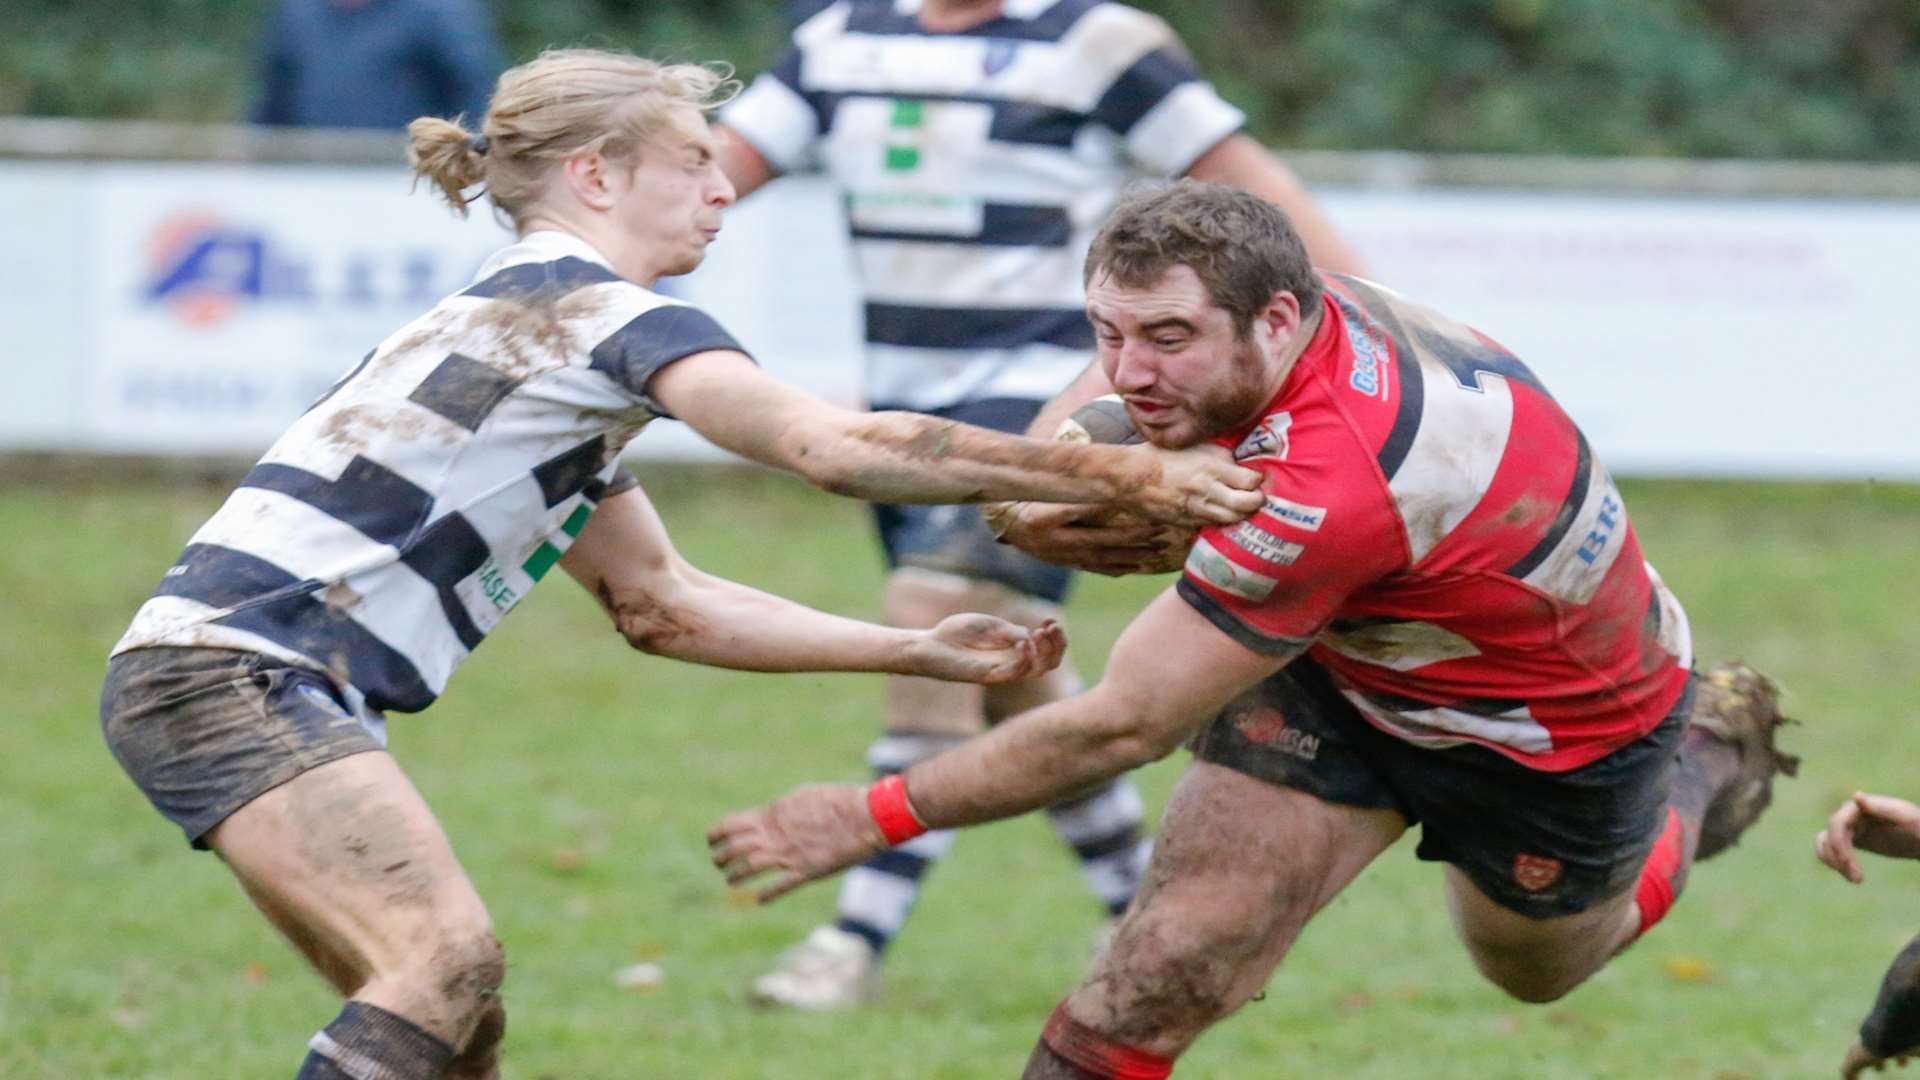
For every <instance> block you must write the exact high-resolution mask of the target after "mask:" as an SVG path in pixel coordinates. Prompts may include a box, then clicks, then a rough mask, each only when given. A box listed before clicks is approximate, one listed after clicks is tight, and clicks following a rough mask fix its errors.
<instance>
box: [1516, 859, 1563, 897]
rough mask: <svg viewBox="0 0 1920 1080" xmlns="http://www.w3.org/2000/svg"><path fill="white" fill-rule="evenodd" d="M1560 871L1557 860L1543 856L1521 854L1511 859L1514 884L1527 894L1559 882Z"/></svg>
mask: <svg viewBox="0 0 1920 1080" xmlns="http://www.w3.org/2000/svg"><path fill="white" fill-rule="evenodd" d="M1561 869H1562V866H1561V863H1560V860H1559V859H1549V858H1547V857H1546V856H1545V855H1526V854H1521V855H1515V856H1514V857H1513V880H1514V883H1515V884H1517V885H1519V886H1520V887H1521V888H1523V889H1525V890H1527V891H1528V892H1539V891H1540V890H1542V889H1546V888H1550V887H1551V886H1552V885H1553V883H1554V882H1556V881H1559V880H1560V871H1561Z"/></svg>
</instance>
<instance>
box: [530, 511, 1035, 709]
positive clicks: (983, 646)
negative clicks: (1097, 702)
mask: <svg viewBox="0 0 1920 1080" xmlns="http://www.w3.org/2000/svg"><path fill="white" fill-rule="evenodd" d="M560 565H561V566H562V567H563V568H564V569H565V570H566V571H567V573H569V574H570V575H572V576H573V578H574V579H575V580H576V581H578V582H579V583H580V584H581V586H582V587H583V588H585V589H586V590H587V591H588V592H590V593H592V594H593V595H594V596H596V597H597V598H599V600H600V604H601V606H602V607H604V608H605V609H606V611H607V614H608V615H610V616H611V617H612V618H613V621H614V625H615V626H617V627H618V628H619V630H620V633H621V635H622V636H624V637H625V638H626V639H627V641H628V643H630V644H631V645H632V646H633V647H634V648H636V649H639V650H640V651H642V652H648V653H655V654H658V655H660V656H669V657H672V658H674V659H676V660H686V661H690V662H692V663H696V664H707V665H711V666H713V667H725V668H736V669H741V670H747V671H876V672H888V673H892V674H899V675H921V676H926V677H929V678H936V679H955V680H964V681H968V682H985V683H994V682H1004V681H1007V680H1010V679H1024V678H1029V677H1031V676H1034V675H1038V674H1041V673H1043V672H1046V671H1048V670H1051V669H1052V668H1053V667H1055V666H1056V665H1058V664H1059V662H1060V655H1061V653H1062V651H1063V650H1064V649H1065V647H1066V638H1065V636H1064V635H1063V634H1062V633H1061V632H1060V629H1059V627H1058V626H1056V625H1052V624H1048V625H1047V626H1043V627H1042V628H1041V629H1039V630H1035V631H1032V632H1029V631H1028V630H1026V629H1025V628H1024V627H1019V626H1015V625H1013V624H1012V623H1008V622H1004V621H1002V620H1000V619H996V618H993V617H991V616H987V615H956V616H954V617H952V618H949V619H947V620H946V621H944V622H942V623H941V624H940V625H938V626H936V627H934V628H933V629H932V630H902V629H896V628H893V627H887V626H876V625H874V624H872V623H866V622H861V621H859V620H857V619H846V618H841V617H840V616H837V615H829V614H826V613H825V612H821V611H815V610H813V609H812V608H809V607H806V606H804V605H801V604H796V603H794V602H792V601H790V600H785V599H782V598H781V597H778V596H774V595H772V594H770V593H764V592H761V591H760V590H758V589H754V588H749V587H748V586H745V585H741V584H739V583H737V582H732V581H728V580H726V579H724V578H718V577H714V576H713V575H711V574H707V573H703V572H702V571H700V570H699V569H697V568H695V567H694V566H693V565H691V564H690V563H688V562H687V561H686V560H685V559H683V558H681V557H680V554H679V552H677V551H675V550H674V548H673V544H672V542H671V541H669V540H668V538H667V531H666V527H665V526H664V525H663V524H662V523H661V521H660V516H659V514H657V513H656V512H655V511H654V509H653V504H652V503H650V502H649V501H648V500H647V497H646V495H645V493H643V492H642V491H641V490H640V489H638V488H633V489H630V490H628V491H625V492H622V493H620V494H618V495H614V496H612V497H610V498H608V499H607V500H606V501H605V502H604V503H602V504H601V506H600V508H599V509H598V510H597V511H596V512H595V513H594V515H593V518H592V519H591V520H590V521H589V522H588V523H587V527H586V528H585V529H584V530H583V531H582V532H581V533H580V538H579V539H578V540H577V541H575V542H574V544H573V546H572V547H571V548H570V549H568V551H567V554H566V556H565V557H564V558H562V559H561V561H560Z"/></svg>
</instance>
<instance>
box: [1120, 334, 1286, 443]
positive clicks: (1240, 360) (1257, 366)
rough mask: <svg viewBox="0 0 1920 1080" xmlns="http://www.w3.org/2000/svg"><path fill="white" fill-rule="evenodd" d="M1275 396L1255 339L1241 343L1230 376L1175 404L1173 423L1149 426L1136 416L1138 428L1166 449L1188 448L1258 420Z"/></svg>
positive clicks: (1171, 420) (1149, 440)
mask: <svg viewBox="0 0 1920 1080" xmlns="http://www.w3.org/2000/svg"><path fill="white" fill-rule="evenodd" d="M1272 396H1273V395H1272V390H1271V388H1269V387H1268V386H1267V380H1266V365H1265V364H1264V363H1263V362H1262V358H1261V356H1260V352H1259V349H1258V348H1257V347H1256V346H1255V345H1254V344H1253V342H1251V341H1246V342H1239V343H1236V346H1235V348H1234V350H1233V354H1232V356H1231V357H1230V358H1229V361H1228V365H1227V374H1226V376H1225V377H1224V378H1222V379H1221V380H1220V381H1219V382H1218V383H1215V384H1214V385H1212V386H1210V387H1208V388H1207V390H1206V392H1205V393H1204V394H1202V395H1201V396H1200V397H1199V398H1197V399H1196V400H1194V401H1193V402H1191V403H1182V404H1180V405H1177V406H1175V407H1174V410H1173V412H1174V413H1175V415H1174V416H1172V417H1167V418H1165V420H1166V421H1170V422H1163V423H1156V424H1152V425H1148V424H1142V423H1140V421H1139V418H1138V417H1134V418H1133V420H1134V427H1135V428H1137V429H1139V431H1140V433H1141V434H1142V435H1143V436H1145V437H1146V440H1147V441H1148V442H1150V443H1152V444H1153V445H1155V446H1157V447H1159V448H1160V449H1162V450H1184V449H1186V448H1187V447H1189V446H1198V445H1200V444H1201V443H1203V442H1206V441H1207V440H1209V439H1211V438H1213V437H1214V436H1216V435H1219V434H1220V433H1221V432H1224V431H1232V430H1233V429H1234V428H1237V427H1240V426H1241V425H1243V424H1246V423H1247V422H1249V421H1251V420H1253V419H1255V418H1256V417H1257V416H1259V414H1260V410H1261V408H1262V407H1263V406H1265V405H1266V403H1267V399H1268V398H1270V397H1272Z"/></svg>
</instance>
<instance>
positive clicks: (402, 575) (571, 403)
mask: <svg viewBox="0 0 1920 1080" xmlns="http://www.w3.org/2000/svg"><path fill="white" fill-rule="evenodd" d="M738 348H739V346H738V345H737V344H736V343H735V342H734V340H733V338H732V337H730V336H729V335H728V334H727V332H726V331H725V330H723V329H722V328H721V327H720V325H719V324H718V323H716V322H715V321H714V320H713V319H712V318H710V317H709V316H707V315H706V314H705V313H703V312H701V311H699V310H698V309H695V308H692V307H689V306H687V305H685V304H681V303H678V302H675V301H672V300H668V299H666V298H664V297H661V296H659V295H656V294H655V293H653V292H650V291H648V290H647V289H644V288H642V287H640V286H638V285H635V284H633V283H632V282H629V281H626V280H624V279H622V278H620V277H619V276H617V275H616V274H615V273H614V272H613V270H612V269H611V268H610V267H609V266H608V264H607V262H606V261H605V260H604V259H603V258H601V256H600V255H599V254H598V253H596V252H595V251H594V250H593V249H592V248H591V247H590V246H588V245H587V244H586V243H585V242H583V241H581V240H579V239H577V238H575V237H572V236H568V235H565V234H562V233H558V232H539V233H534V234H532V235H530V236H527V237H526V238H524V239H522V240H520V241H519V242H517V243H515V244H512V245H510V246H508V247H506V248H503V249H502V250H500V251H499V252H497V253H495V254H494V255H493V257H492V258H490V259H489V260H488V261H487V262H486V264H485V265H484V266H482V268H481V270H480V272H479V275H478V276H477V278H476V280H475V283H474V284H473V285H472V286H471V287H469V288H467V289H466V290H464V291H462V292H459V293H456V294H454V295H452V296H449V297H447V298H446V299H444V300H442V301H441V302H440V303H439V304H437V305H435V306H434V308H433V309H432V310H431V311H429V312H427V313H426V314H425V315H422V316H421V317H420V318H418V319H415V320H414V321H413V322H411V323H409V324H408V325H406V326H404V327H402V328H401V329H400V330H399V331H398V332H397V333H395V334H393V335H392V336H391V337H389V338H387V340H385V341H384V342H382V343H381V344H380V347H379V348H377V349H375V350H374V351H373V352H371V353H369V354H368V355H367V357H366V359H364V360H363V361H361V363H360V365H359V366H358V367H356V368H354V369H353V370H352V371H350V372H349V373H348V374H347V375H346V376H345V377H344V378H342V379H341V380H340V382H339V383H337V384H336V385H335V386H334V387H333V389H331V390H330V391H328V392H327V394H326V395H325V396H324V397H322V398H321V399H320V401H318V402H317V403H315V404H314V406H313V407H312V408H311V409H309V410H308V411H307V413H306V414H305V415H304V416H302V417H301V418H300V419H299V420H298V421H296V422H295V423H294V424H293V426H292V427H291V428H289V429H288V430H287V432H286V433H285V434H284V435H282V436H281V437H280V439H279V441H278V442H276V443H274V444H273V446H272V448H271V449H269V450H268V451H267V453H266V456H265V457H263V458H261V459H260V462H259V464H257V465H255V466H254V468H253V469H252V471H250V472H249V473H248V474H247V476H246V478H245V479H244V480H242V481H241V482H240V486H239V488H238V489H236V490H235V491H234V492H233V494H232V495H231V496H230V497H229V498H228V499H227V501H226V503H225V505H223V506H222V507H221V508H220V510H219V511H218V512H217V513H215V514H214V516H213V518H212V519H211V520H209V521H208V522H207V523H206V524H205V525H203V526H201V528H200V530H199V532H197V533H195V534H194V536H193V538H192V540H191V541H189V543H188V545H187V549H186V551H185V552H184V553H183V554H182V555H181V556H180V560H179V561H178V562H177V563H175V564H174V565H173V567H172V568H171V569H169V570H168V571H167V572H166V575H165V576H164V577H163V578H162V580H161V582H160V587H159V588H158V590H156V591H155V593H154V595H153V596H152V597H151V598H150V599H149V600H148V601H147V602H146V603H145V604H144V605H143V606H142V607H141V608H140V610H139V612H138V614H136V615H135V617H134V620H133V625H132V627H131V628H129V629H128V631H127V633H126V635H125V636H124V637H123V638H121V640H120V642H119V644H118V645H116V646H115V647H114V652H115V653H116V654H118V653H120V652H123V651H125V650H127V649H134V648H142V647H147V646H160V645H178V646H203V647H215V648H232V649H242V650H249V651H257V652H261V653H265V654H268V655H271V656H274V657H277V658H279V659H282V660H285V661H288V662H291V663H296V664H301V665H306V666H310V667H314V668H316V669H319V670H322V671H325V672H327V673H328V674H329V675H331V676H332V678H333V679H334V681H335V682H336V683H338V684H339V685H340V686H341V688H342V690H343V691H345V692H346V693H347V695H348V696H349V697H350V698H353V699H355V704H356V705H360V706H362V707H363V709H364V710H367V711H370V712H371V713H375V714H377V713H380V712H384V711H386V710H396V711H400V712H414V711H417V710H419V709H423V708H425V707H426V706H427V705H429V704H430V703H432V701H433V700H434V698H435V697H437V696H438V695H439V694H440V692H441V691H442V690H443V689H444V688H445V686H446V683H447V679H448V677H449V676H450V675H451V674H452V673H453V670H454V668H456V667H458V666H459V665H460V662H461V661H463V660H465V659H466V658H467V655H468V654H469V653H471V652H472V651H473V650H474V649H475V648H476V647H478V646H479V644H480V642H481V640H482V639H483V638H485V637H486V635H487V633H488V631H490V630H492V629H493V627H494V626H495V625H496V624H497V623H499V621H500V619H501V618H502V617H503V616H504V615H505V614H506V613H507V612H508V611H509V610H510V609H512V607H513V606H514V604H515V603H516V602H518V601H519V599H520V598H521V597H522V596H524V595H526V593H527V590H529V589H531V588H532V587H533V586H534V584H535V583H536V582H538V581H539V580H540V578H541V577H542V576H543V575H544V574H546V573H547V571H548V570H550V569H552V567H553V565H554V563H556V562H557V561H559V559H560V556H561V554H562V553H563V552H565V551H566V549H567V547H568V546H569V545H570V544H572V542H573V539H574V538H575V537H577V536H579V535H580V530H581V529H582V528H583V527H584V526H585V525H586V522H587V519H588V518H589V517H590V516H591V515H592V513H593V510H594V506H595V505H596V503H597V501H598V499H599V497H600V496H601V494H602V493H603V492H604V491H605V490H606V486H607V483H608V481H609V480H611V479H612V478H613V476H614V474H615V472H616V470H617V469H618V468H619V461H618V458H619V454H620V451H621V450H622V449H623V448H624V447H625V446H626V444H627V442H628V441H629V440H631V439H632V438H633V437H634V435H636V434H637V433H638V432H639V431H640V429H641V428H643V427H645V426H646V425H647V423H648V422H649V421H651V420H653V419H654V418H655V417H657V416H661V415H664V413H663V411H662V410H661V408H660V406H658V405H657V404H655V403H654V402H653V400H652V399H651V398H649V397H648V396H647V382H648V379H649V378H651V377H652V375H653V374H654V372H656V371H658V370H659V369H660V368H661V367H662V366H663V365H666V364H669V363H672V362H673V361H675V360H678V359H680V358H682V357H685V356H689V355H691V354H694V353H698V352H702V351H705V350H709V349H738ZM263 362H271V357H263Z"/></svg>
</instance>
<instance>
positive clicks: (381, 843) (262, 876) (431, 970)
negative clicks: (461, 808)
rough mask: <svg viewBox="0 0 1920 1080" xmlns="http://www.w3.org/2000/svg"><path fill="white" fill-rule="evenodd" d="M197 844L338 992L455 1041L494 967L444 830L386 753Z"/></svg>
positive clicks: (245, 812)
mask: <svg viewBox="0 0 1920 1080" xmlns="http://www.w3.org/2000/svg"><path fill="white" fill-rule="evenodd" d="M208 842H209V844H210V845H211V846H212V847H213V849H214V850H215V851H217V852H218V853H219V854H220V856H221V857H222V858H223V859H225V860H226V862H227V864H228V866H229V867H231V868H232V870H233V872H234V874H235V876H237V877H238V878H239V879H240V882H241V885H242V886H243V887H244V888H245V889H246V891H247V894H248V895H249V897H251V898H252V899H253V900H254V902H255V903H256V904H257V905H258V906H259V907H260V908H261V910H262V911H263V912H264V913H265V914H266V915H267V917H268V918H269V919H270V920H271V921H272V922H273V923H274V924H275V926H277V927H278V928H279V929H280V930H281V931H282V932H283V933H285V934H286V935H287V937H288V938H289V939H290V940H291V941H292V942H293V943H294V944H295V945H296V947H298V948H300V949H301V951H302V952H303V953H305V954H306V955H307V957H308V958H309V959H310V960H311V961H312V962H313V963H314V964H315V966H316V967H318V968H319V969H320V970H321V972H322V973H323V974H325V975H326V976H327V977H328V978H329V979H330V980H331V981H333V982H334V983H335V985H336V986H338V987H339V988H340V989H341V991H342V992H343V993H346V994H349V995H350V996H352V997H354V998H355V999H357V1000H362V1001H366V1002H369V1003H370V1004H374V1005H378V1006H380V1007H381V1008H384V1009H387V1010H389V1011H391V1012H395V1013H398V1014H399V1015H401V1016H404V1017H406V1018H407V1019H409V1020H411V1021H413V1022H414V1023H415V1024H417V1025H419V1026H420V1027H423V1028H425V1029H426V1030H428V1031H430V1032H432V1033H433V1034H434V1035H436V1036H438V1037H440V1038H442V1039H444V1040H446V1041H447V1042H448V1043H450V1044H451V1045H453V1046H456V1047H460V1046H465V1045H466V1044H467V1041H468V1037H469V1036H470V1035H471V1034H472V1033H473V1031H474V1028H475V1027H476V1025H478V1024H479V1022H480V1020H481V1017H482V1016H483V1015H484V1014H486V1012H487V1011H488V1009H489V1007H490V1005H491V1003H492V1000H493V997H494V994H495V991H496V990H497V988H498V986H499V984H500V980H501V978H502V977H503V975H504V962H503V960H502V959H501V956H500V948H499V944H498V942H496V941H495V940H494V937H493V929H492V923H491V921H490V920H489V918H488V916H487V912H486V908H485V906H484V904H483V903H482V902H481V900H480V897H479V895H478V894H477V893H476V892H475V891H474V888H473V885H472V883H471V882H470V881H469V880H468V878H467V875H466V871H465V870H463V869H462V868H461V866H460V864H459V862H458V861H457V860H456V859H455V858H454V854H453V849H452V848H451V847H450V846H449V844H448V843H447V838H446V834H445V833H444V832H443V831H442V830H441V828H440V825H439V823H438V822H437V821H435V820H434V817H433V814H432V812H431V811H430V810H428V809H427V805H426V803H425V801H424V800H422V799H421V798H420V795H419V793H418V792H417V791H416V790H414V787H413V784H412V783H411V782H410V781H409V780H408V779H407V777H406V775H405V774H404V773H403V772H401V771H400V767H399V765H398V764H397V763H396V762H395V761H394V760H393V758H392V757H391V756H390V755H388V754H386V753H381V752H376V753H364V754H356V755H354V756H352V757H348V758H342V759H340V760H338V761H334V762H331V763H329V764H326V765H322V766H320V767H318V768H315V769H312V770H310V771H308V772H305V773H302V774H301V775H300V776H298V777H296V778H295V779H293V780H291V781H289V782H288V783H285V784H282V785H281V786H279V787H277V788H274V789H273V790H272V791H269V792H267V793H266V794H265V795H262V796H260V797H259V798H257V799H255V800H254V801H253V802H250V803H248V804H247V805H246V806H244V807H242V808H241V809H240V810H239V811H238V812H237V813H235V814H234V815H233V816H231V817H229V818H228V819H227V820H226V821H224V822H222V823H221V825H220V826H219V827H218V828H216V829H215V830H214V831H213V832H212V833H211V834H210V835H209V836H208Z"/></svg>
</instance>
